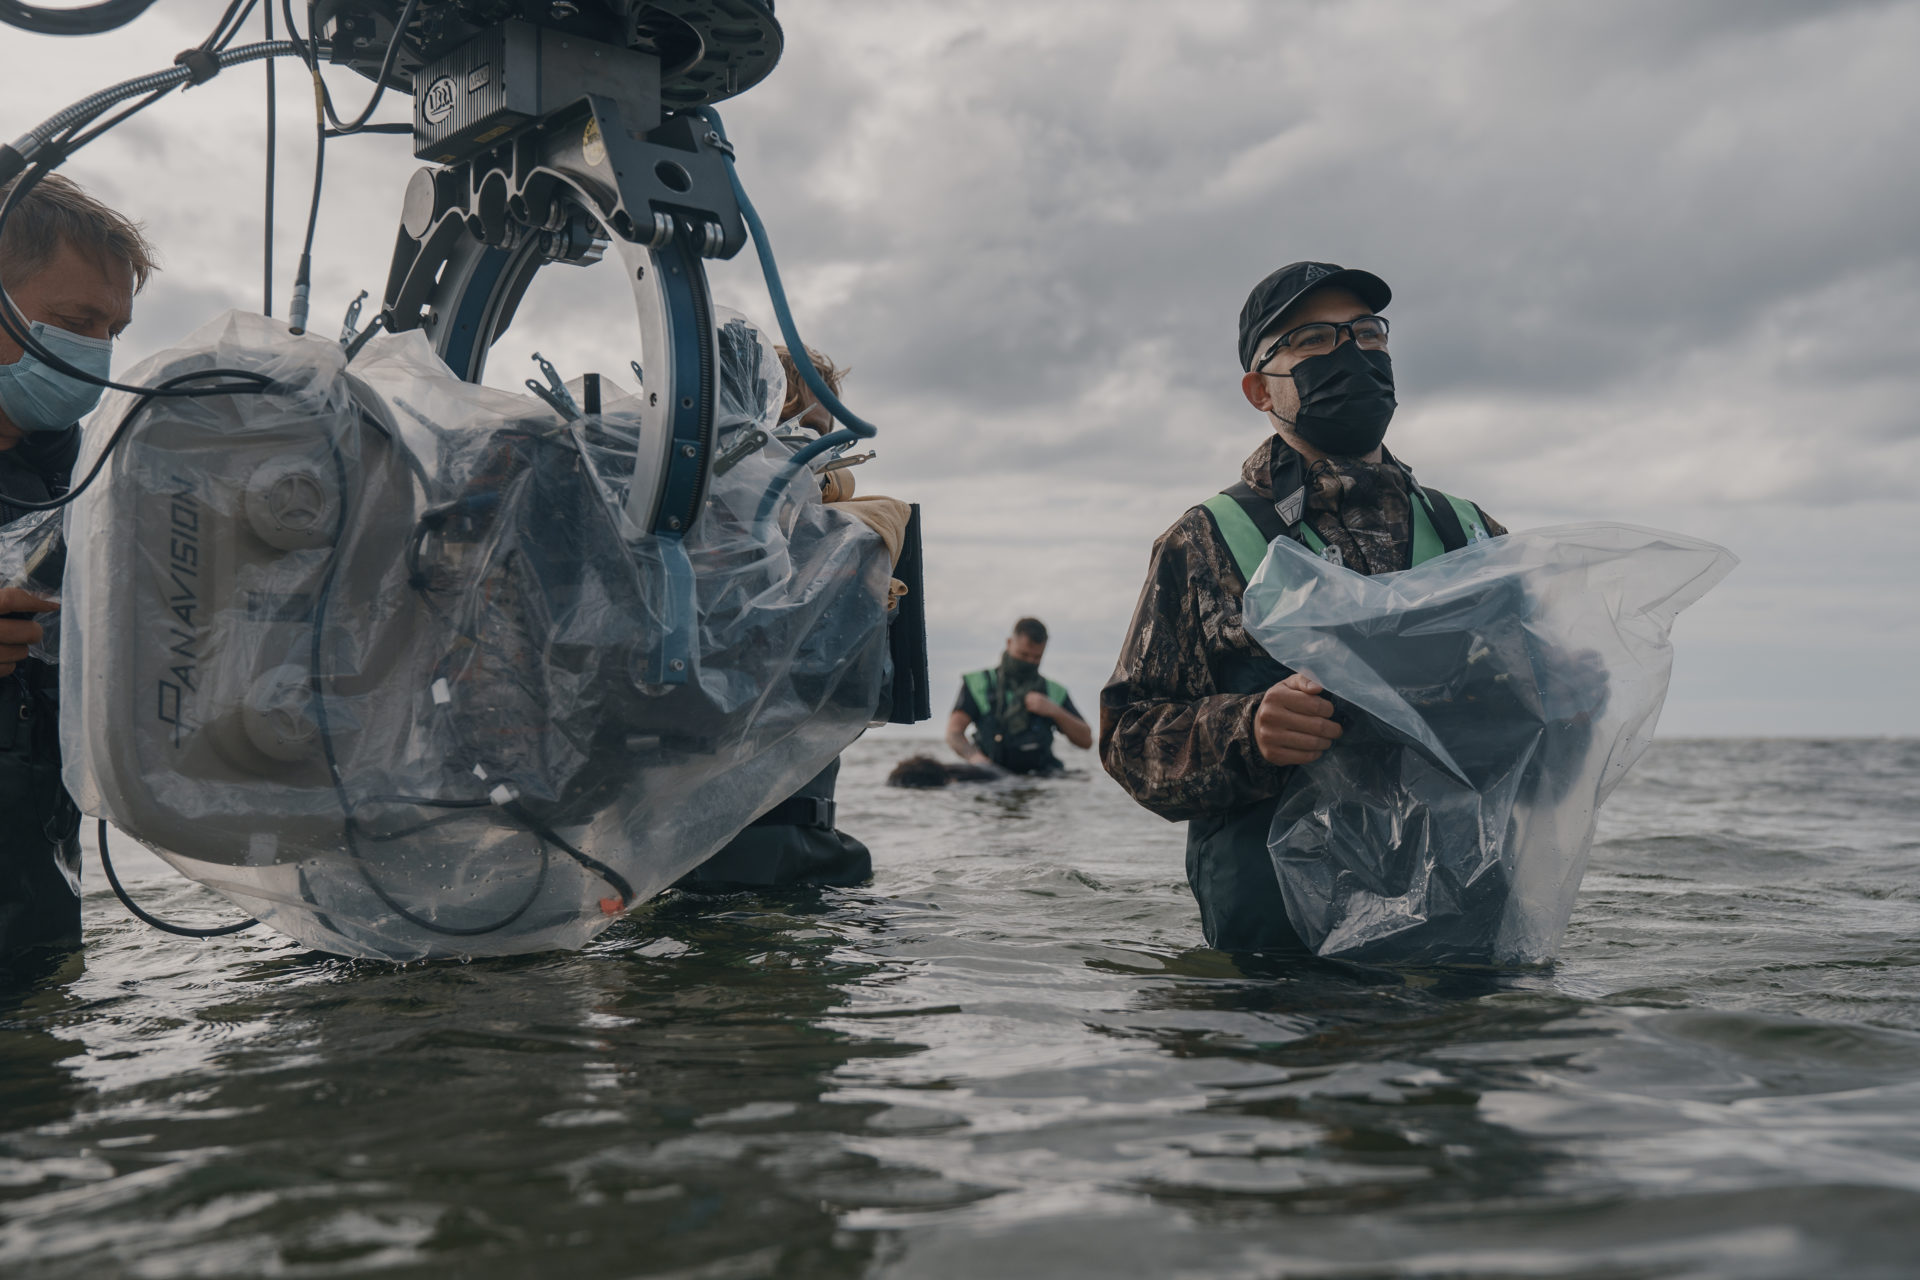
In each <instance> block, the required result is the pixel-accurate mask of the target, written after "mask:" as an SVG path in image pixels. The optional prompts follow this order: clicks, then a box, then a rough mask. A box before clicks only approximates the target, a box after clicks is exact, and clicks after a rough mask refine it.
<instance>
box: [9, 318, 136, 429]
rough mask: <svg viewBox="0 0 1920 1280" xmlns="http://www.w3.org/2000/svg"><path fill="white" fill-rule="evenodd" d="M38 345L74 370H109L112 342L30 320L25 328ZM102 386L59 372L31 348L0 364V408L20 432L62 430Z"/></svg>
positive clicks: (86, 409)
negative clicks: (10, 361) (30, 322)
mask: <svg viewBox="0 0 1920 1280" xmlns="http://www.w3.org/2000/svg"><path fill="white" fill-rule="evenodd" d="M27 332H29V333H31V334H32V335H33V337H34V340H35V341H36V342H38V343H39V344H40V345H41V346H43V347H45V348H46V349H47V350H48V351H51V352H52V353H53V354H54V355H56V356H59V357H60V358H61V359H62V360H65V361H66V362H67V363H68V364H70V365H72V366H73V367H74V368H76V369H84V370H85V371H86V372H88V373H90V374H92V375H93V376H94V377H96V378H102V379H104V378H105V377H106V376H107V375H108V374H109V373H110V372H112V370H113V342H112V341H111V340H110V339H107V338H85V337H82V336H80V335H79V334H77V333H69V332H68V331H67V330H65V329H56V328H54V327H53V326H52V325H49V324H42V323H40V322H39V321H37V320H36V321H35V322H34V323H33V325H32V326H31V327H30V328H29V329H28V330H27ZM102 390H104V388H102V387H100V386H98V385H96V384H94V383H91V382H87V381H85V380H84V379H81V378H76V377H74V376H73V375H71V374H67V373H62V372H60V371H59V370H58V369H55V368H52V367H50V366H48V365H47V364H45V363H43V362H42V361H41V360H40V358H39V357H37V356H35V355H34V354H33V352H31V351H27V352H23V353H22V354H21V356H20V358H19V359H18V360H16V361H15V362H14V363H12V364H0V413H5V414H6V415H7V420H8V421H10V422H12V423H13V425H14V426H16V427H18V428H20V429H21V430H22V431H64V430H66V429H67V428H68V427H70V426H72V425H73V424H74V423H76V422H78V421H80V419H82V418H84V417H86V416H87V415H88V414H89V413H92V412H93V406H95V405H96V404H99V403H100V392H101V391H102Z"/></svg>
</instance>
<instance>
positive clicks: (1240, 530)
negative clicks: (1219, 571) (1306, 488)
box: [1055, 489, 1492, 701]
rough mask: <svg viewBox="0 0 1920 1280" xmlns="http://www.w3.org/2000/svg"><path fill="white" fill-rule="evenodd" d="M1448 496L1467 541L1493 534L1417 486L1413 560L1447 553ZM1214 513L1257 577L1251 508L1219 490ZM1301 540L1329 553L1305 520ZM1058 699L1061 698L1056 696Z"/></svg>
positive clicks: (1243, 569) (1262, 543)
mask: <svg viewBox="0 0 1920 1280" xmlns="http://www.w3.org/2000/svg"><path fill="white" fill-rule="evenodd" d="M1429 493H1431V494H1433V495H1435V496H1436V497H1440V498H1444V499H1445V500H1446V502H1447V505H1448V506H1450V507H1451V508H1452V509H1453V513H1454V515H1455V516H1457V517H1458V518H1459V521H1460V527H1461V529H1462V530H1463V531H1464V532H1465V533H1466V535H1467V541H1468V542H1469V543H1473V542H1483V541H1485V540H1486V539H1487V538H1489V537H1491V536H1492V535H1491V534H1489V533H1488V532H1487V526H1486V522H1485V521H1484V520H1482V519H1481V518H1480V510H1479V508H1477V507H1475V506H1474V505H1473V504H1472V503H1471V502H1468V501H1466V500H1465V499H1464V498H1456V497H1454V496H1452V495H1451V494H1445V493H1441V492H1440V491H1439V490H1438V489H1427V490H1416V493H1415V497H1414V501H1413V562H1414V563H1415V564H1425V563H1426V562H1427V561H1429V560H1431V559H1433V558H1434V557H1435V556H1441V555H1445V554H1446V552H1447V547H1446V544H1445V543H1444V542H1443V541H1441V538H1440V531H1439V529H1437V528H1435V527H1434V523H1433V514H1432V512H1430V511H1428V510H1427V501H1428V499H1427V497H1426V495H1427V494H1429ZM1200 505H1201V506H1203V507H1205V508H1206V509H1207V510H1208V511H1209V512H1211V513H1212V515H1213V523H1214V525H1215V527H1217V528H1218V529H1219V530H1220V536H1221V537H1222V538H1225V539H1226V542H1227V550H1229V551H1231V552H1232V553H1233V562H1234V563H1235V564H1236V565H1238V566H1239V567H1240V576H1241V577H1243V578H1246V579H1248V580H1249V581H1251V580H1252V578H1253V571H1254V570H1255V569H1258V568H1259V567H1260V562H1261V561H1262V560H1265V559H1266V558H1267V547H1268V542H1267V536H1266V535H1265V534H1264V533H1262V532H1260V526H1259V525H1257V524H1255V523H1254V521H1253V517H1252V516H1250V515H1248V514H1247V509H1246V508H1245V507H1243V506H1241V505H1240V503H1239V501H1238V500H1237V499H1235V498H1234V496H1233V495H1232V494H1230V493H1216V494H1214V495H1213V496H1212V497H1211V498H1208V499H1207V500H1206V501H1205V502H1203V503H1201V504H1200ZM1298 528H1299V531H1300V541H1302V542H1304V543H1305V544H1306V545H1307V549H1308V550H1310V551H1312V552H1314V553H1315V554H1317V555H1320V556H1325V555H1326V554H1327V544H1326V542H1325V541H1324V540H1322V538H1321V537H1320V535H1319V534H1317V533H1315V532H1314V531H1313V526H1312V525H1310V524H1308V523H1307V522H1306V521H1305V520H1302V521H1301V522H1300V524H1299V526H1298ZM1055 701H1058V699H1055Z"/></svg>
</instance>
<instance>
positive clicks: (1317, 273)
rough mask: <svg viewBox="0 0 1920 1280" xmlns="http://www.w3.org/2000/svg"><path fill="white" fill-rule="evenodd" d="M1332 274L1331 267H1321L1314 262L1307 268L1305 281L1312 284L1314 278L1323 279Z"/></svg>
mask: <svg viewBox="0 0 1920 1280" xmlns="http://www.w3.org/2000/svg"><path fill="white" fill-rule="evenodd" d="M1332 274H1333V270H1332V269H1331V268H1329V267H1323V266H1321V265H1320V264H1319V263H1317V262H1316V263H1314V264H1312V265H1311V266H1309V267H1308V268H1307V283H1308V284H1312V283H1313V282H1314V281H1315V280H1324V279H1326V278H1327V277H1328V276H1330V275H1332Z"/></svg>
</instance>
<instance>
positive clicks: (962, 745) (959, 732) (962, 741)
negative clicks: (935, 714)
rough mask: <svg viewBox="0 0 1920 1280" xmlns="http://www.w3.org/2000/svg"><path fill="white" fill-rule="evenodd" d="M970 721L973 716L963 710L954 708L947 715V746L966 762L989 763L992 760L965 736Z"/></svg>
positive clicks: (971, 721)
mask: <svg viewBox="0 0 1920 1280" xmlns="http://www.w3.org/2000/svg"><path fill="white" fill-rule="evenodd" d="M972 723H973V717H972V716H970V715H968V714H967V713H966V712H964V711H960V710H957V709H956V710H955V711H954V712H953V713H952V714H951V715H949V716H948V717H947V746H948V747H949V748H951V749H952V751H953V754H955V755H957V756H959V757H960V758H961V759H962V760H965V761H966V762H967V763H968V764H984V765H991V764H992V763H993V761H991V760H989V759H987V757H986V756H985V755H984V754H983V753H982V752H981V751H980V749H979V748H978V747H976V746H974V745H973V742H972V741H971V740H970V739H969V738H968V737H967V726H968V725H970V724H972Z"/></svg>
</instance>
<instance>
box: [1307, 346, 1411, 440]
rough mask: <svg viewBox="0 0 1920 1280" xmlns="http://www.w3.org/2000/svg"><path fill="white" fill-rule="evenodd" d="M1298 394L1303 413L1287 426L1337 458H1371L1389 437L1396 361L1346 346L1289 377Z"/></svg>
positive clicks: (1313, 359) (1310, 358) (1310, 359)
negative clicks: (1366, 455)
mask: <svg viewBox="0 0 1920 1280" xmlns="http://www.w3.org/2000/svg"><path fill="white" fill-rule="evenodd" d="M1282 376H1290V377H1292V379H1293V386H1294V390H1296V391H1298V392H1299V393H1300V412H1299V414H1298V415H1297V416H1296V417H1295V418H1294V420H1293V421H1292V422H1291V423H1289V424H1288V425H1290V426H1291V427H1292V428H1293V430H1294V432H1295V433H1296V434H1297V435H1298V436H1299V437H1300V438H1301V439H1302V440H1305V441H1306V442H1307V443H1308V444H1310V445H1312V446H1313V447H1314V448H1316V449H1318V450H1320V451H1321V452H1323V453H1327V454H1331V455H1332V456H1334V457H1336V458H1358V457H1361V456H1362V455H1365V454H1369V453H1372V452H1373V451H1374V450H1375V449H1377V448H1379V447H1380V442H1381V441H1382V440H1384V439H1386V437H1387V424H1388V423H1389V422H1391V421H1393V410H1394V407H1395V406H1396V404H1397V403H1398V402H1397V401H1396V400H1394V398H1393V361H1392V360H1390V359H1388V357H1387V353H1386V352H1384V351H1367V350H1364V349H1363V348H1361V347H1360V346H1359V345H1358V344H1357V343H1354V342H1351V341H1349V342H1343V343H1341V344H1340V345H1339V346H1337V347H1335V348H1334V349H1333V350H1332V351H1329V352H1328V353H1327V354H1326V355H1323V356H1308V357H1307V358H1306V359H1305V360H1302V361H1301V362H1300V363H1299V364H1297V365H1295V366H1294V367H1293V371H1292V373H1291V374H1289V375H1282Z"/></svg>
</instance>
